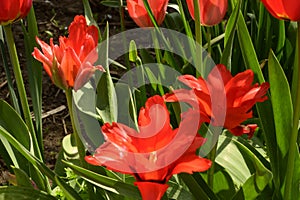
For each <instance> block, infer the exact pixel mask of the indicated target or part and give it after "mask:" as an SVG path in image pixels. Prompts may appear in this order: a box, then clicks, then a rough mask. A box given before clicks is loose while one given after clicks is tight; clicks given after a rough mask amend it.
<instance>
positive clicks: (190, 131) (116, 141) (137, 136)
mask: <svg viewBox="0 0 300 200" xmlns="http://www.w3.org/2000/svg"><path fill="white" fill-rule="evenodd" d="M199 117H200V116H199V115H198V112H194V111H192V110H191V111H187V112H186V113H185V114H184V115H183V116H182V118H183V119H182V121H181V123H180V125H179V127H178V128H177V129H174V130H172V128H171V126H170V119H169V112H168V110H167V108H166V105H165V104H164V100H163V98H162V97H160V96H154V97H151V98H149V99H148V100H147V102H146V106H145V108H142V109H141V110H140V113H139V119H138V123H139V131H136V130H134V129H132V128H129V127H127V126H126V125H124V124H120V123H112V125H110V124H108V123H106V124H105V125H104V126H103V127H102V132H103V135H104V136H105V139H106V142H105V143H104V144H103V145H101V146H100V147H99V148H98V149H97V150H96V152H95V154H94V155H93V156H86V157H85V160H86V161H87V162H88V163H90V164H93V165H100V166H106V167H107V168H108V169H111V170H114V171H117V172H121V173H125V174H131V175H133V176H134V177H135V179H136V182H135V185H137V186H138V188H139V190H140V192H141V195H142V197H143V199H144V200H147V199H148V200H150V199H151V200H155V199H157V200H159V199H160V198H161V197H162V196H163V194H164V193H165V191H166V190H167V188H168V185H167V184H166V183H167V182H168V180H169V179H170V178H171V177H172V175H173V174H178V173H181V172H185V173H193V172H196V171H197V172H202V171H205V170H207V169H209V167H210V166H211V161H210V160H207V159H205V158H201V157H199V156H197V155H196V153H195V152H196V150H197V148H199V147H200V146H201V145H202V144H203V143H204V142H205V139H204V138H202V137H201V136H200V135H198V134H197V130H198V128H199V126H200V124H201V122H202V121H205V120H206V119H205V117H203V118H201V119H199ZM201 117H202V116H201ZM194 119H196V120H194ZM199 121H200V124H198V122H199Z"/></svg>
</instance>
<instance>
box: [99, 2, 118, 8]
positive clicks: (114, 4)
mask: <svg viewBox="0 0 300 200" xmlns="http://www.w3.org/2000/svg"><path fill="white" fill-rule="evenodd" d="M100 3H101V4H102V5H104V6H108V7H112V8H119V7H120V6H121V4H120V0H103V1H101V2H100Z"/></svg>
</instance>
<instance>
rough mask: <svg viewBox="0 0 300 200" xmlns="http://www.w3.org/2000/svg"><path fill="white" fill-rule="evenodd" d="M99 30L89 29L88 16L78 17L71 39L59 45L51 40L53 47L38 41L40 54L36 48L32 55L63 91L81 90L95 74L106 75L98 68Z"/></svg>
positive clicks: (100, 67)
mask: <svg viewBox="0 0 300 200" xmlns="http://www.w3.org/2000/svg"><path fill="white" fill-rule="evenodd" d="M98 37H99V36H98V29H97V28H96V27H95V26H88V25H87V23H86V20H85V18H84V16H76V17H75V18H74V21H73V22H72V23H71V25H70V26H69V36H68V37H63V36H61V37H60V38H59V45H57V44H54V43H53V39H52V38H51V39H50V45H48V44H47V43H45V42H44V41H42V40H40V39H39V38H36V40H37V43H38V44H39V45H40V46H41V50H42V51H40V50H39V49H38V48H34V52H33V53H32V55H33V56H34V58H35V59H37V60H38V61H40V62H42V63H43V67H44V69H45V71H46V72H47V74H48V75H49V76H50V78H51V80H52V82H53V83H54V84H55V85H56V86H58V87H60V88H62V89H69V88H74V89H75V91H76V90H78V89H79V88H81V87H82V86H83V85H84V84H85V83H86V82H87V81H88V80H89V78H90V77H91V76H92V75H93V73H94V71H95V70H100V71H104V69H103V67H102V66H98V65H97V66H94V65H93V64H94V63H95V62H96V61H97V59H98V54H97V52H96V49H95V48H96V47H97V45H98Z"/></svg>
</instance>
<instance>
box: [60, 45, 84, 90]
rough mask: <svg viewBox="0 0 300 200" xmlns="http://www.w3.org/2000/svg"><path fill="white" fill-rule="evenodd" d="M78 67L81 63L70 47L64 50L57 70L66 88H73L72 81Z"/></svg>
mask: <svg viewBox="0 0 300 200" xmlns="http://www.w3.org/2000/svg"><path fill="white" fill-rule="evenodd" d="M80 66H81V63H80V61H79V59H78V57H77V55H76V53H75V52H74V50H73V49H72V48H70V47H68V48H66V49H65V53H64V56H63V58H62V61H61V65H60V67H61V68H60V69H59V70H60V71H61V72H62V78H63V79H64V80H65V82H66V83H67V86H68V87H73V86H74V81H75V78H76V76H77V73H78V70H79V68H80Z"/></svg>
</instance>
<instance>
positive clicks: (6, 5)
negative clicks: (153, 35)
mask: <svg viewBox="0 0 300 200" xmlns="http://www.w3.org/2000/svg"><path fill="white" fill-rule="evenodd" d="M31 6H32V0H6V1H4V0H3V1H0V25H6V24H10V23H12V22H14V21H16V20H18V19H22V18H24V17H26V16H27V14H28V13H29V11H30V8H31Z"/></svg>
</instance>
